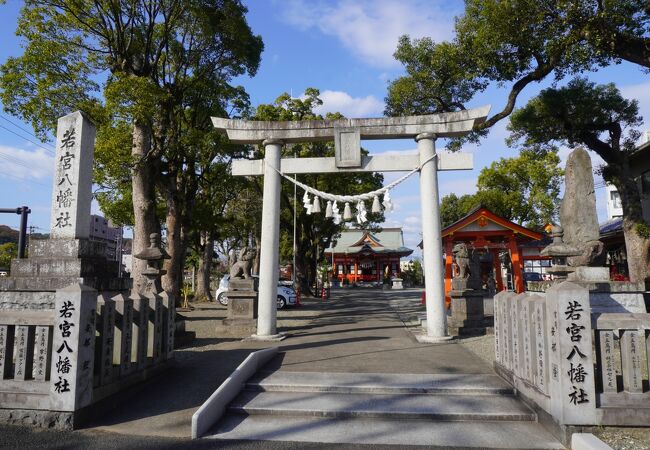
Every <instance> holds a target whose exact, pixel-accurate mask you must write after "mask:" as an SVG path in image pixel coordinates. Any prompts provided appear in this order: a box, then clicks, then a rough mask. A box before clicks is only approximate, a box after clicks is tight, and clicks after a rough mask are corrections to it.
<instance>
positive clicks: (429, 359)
mask: <svg viewBox="0 0 650 450" xmlns="http://www.w3.org/2000/svg"><path fill="white" fill-rule="evenodd" d="M419 297H420V291H415V290H412V291H400V292H394V291H393V292H391V291H379V290H370V289H359V290H340V291H335V292H334V293H333V295H332V298H330V299H329V300H327V301H326V302H324V303H321V302H320V301H316V300H312V301H310V302H306V303H305V305H304V306H303V307H302V308H296V309H293V310H287V311H280V312H279V315H278V317H279V324H280V325H281V327H280V330H281V331H286V332H288V333H290V335H291V337H289V338H287V339H286V340H284V341H282V342H281V343H280V344H279V345H280V347H281V349H280V351H281V352H282V353H281V354H279V355H278V357H277V358H275V359H274V360H272V361H271V362H270V363H269V365H268V366H267V367H266V368H265V369H270V370H275V369H279V370H287V371H301V372H351V373H364V372H365V373H413V374H417V373H447V374H453V373H468V374H469V373H471V374H481V373H486V374H487V373H493V372H492V370H491V368H490V366H489V364H487V362H485V361H483V360H481V359H480V358H478V357H477V356H476V355H475V354H474V353H472V352H470V351H469V350H467V349H466V348H465V347H464V346H463V345H459V344H419V343H417V342H416V341H415V339H414V338H413V337H412V335H411V333H410V332H409V331H408V330H407V329H406V328H405V326H404V323H403V322H402V320H400V317H402V319H403V318H404V317H405V315H408V314H417V313H418V312H419V311H421V310H422V307H421V306H419ZM391 300H392V301H391ZM390 304H393V305H396V304H397V305H401V306H400V307H401V308H402V311H401V313H402V314H400V315H398V314H397V313H396V311H395V310H394V309H392V308H391V306H390ZM224 312H225V311H224V310H223V309H219V308H216V307H214V306H210V307H208V308H207V309H203V310H197V311H195V312H194V313H191V314H188V316H190V321H189V323H188V328H192V327H193V326H195V324H200V325H201V327H202V329H205V328H207V329H212V328H213V327H212V323H213V322H211V320H214V317H215V316H217V317H218V316H221V317H223V313H224ZM210 313H212V314H210ZM194 345H195V346H194V347H193V348H188V349H181V350H179V351H177V360H178V364H177V366H176V367H174V368H172V369H171V370H169V371H168V372H167V373H166V374H165V375H163V376H160V377H158V378H157V379H154V380H153V381H151V382H150V383H149V384H148V385H147V386H145V387H143V388H140V389H139V391H137V392H133V393H131V394H129V401H128V402H125V403H123V404H122V405H120V406H118V407H117V408H116V409H115V410H114V411H112V412H111V413H110V414H107V415H106V416H105V417H104V418H103V419H102V420H101V421H98V422H97V423H94V424H93V426H92V429H94V430H100V431H109V432H115V433H120V434H131V435H152V436H163V437H189V436H190V429H191V417H192V414H193V413H194V412H195V411H196V410H197V409H198V407H199V406H200V405H201V404H202V403H203V402H204V401H205V400H206V399H207V398H208V397H209V396H210V395H211V394H212V392H214V390H215V389H216V388H217V387H218V386H219V385H220V384H221V382H222V381H223V380H224V379H225V378H226V377H227V376H228V375H229V374H230V373H231V372H232V371H233V370H234V369H235V367H237V365H238V364H239V363H240V362H241V361H243V360H244V358H245V357H246V356H247V355H248V354H249V353H250V352H251V351H254V350H257V349H260V348H264V347H268V346H271V345H273V344H267V343H259V342H250V341H249V342H246V341H245V342H242V341H240V340H232V339H230V340H224V339H219V338H218V337H214V336H212V337H211V336H209V334H208V335H206V333H204V336H203V337H200V338H199V339H198V340H197V341H196V342H195V344H194ZM276 345H277V344H276Z"/></svg>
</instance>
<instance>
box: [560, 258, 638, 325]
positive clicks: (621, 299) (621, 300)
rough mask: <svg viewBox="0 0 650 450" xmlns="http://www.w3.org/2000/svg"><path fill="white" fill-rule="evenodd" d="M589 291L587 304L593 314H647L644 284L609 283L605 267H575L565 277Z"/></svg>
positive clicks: (607, 271) (628, 282)
mask: <svg viewBox="0 0 650 450" xmlns="http://www.w3.org/2000/svg"><path fill="white" fill-rule="evenodd" d="M567 281H571V282H573V283H576V284H577V285H579V286H582V287H583V288H586V289H588V290H589V303H590V306H591V310H592V311H593V312H594V313H634V314H644V313H646V312H647V310H646V306H645V301H644V297H643V295H644V291H645V284H644V283H633V282H630V281H610V280H609V269H608V268H607V267H586V266H581V267H576V268H575V271H574V272H573V273H570V274H569V275H568V277H567Z"/></svg>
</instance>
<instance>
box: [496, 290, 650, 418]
mask: <svg viewBox="0 0 650 450" xmlns="http://www.w3.org/2000/svg"><path fill="white" fill-rule="evenodd" d="M494 322H495V323H494V326H495V368H496V370H497V372H498V373H499V374H500V375H502V376H503V377H504V378H506V379H507V380H508V381H510V382H511V383H512V384H513V386H514V387H515V388H516V389H517V391H518V394H519V395H521V396H522V397H524V398H525V399H526V400H527V401H528V402H530V403H531V404H534V405H535V406H536V408H537V410H538V412H541V411H543V412H545V413H547V414H548V415H549V416H550V417H552V418H553V420H554V421H555V422H556V423H557V424H560V425H623V426H625V425H627V426H634V425H647V424H648V423H650V409H648V408H647V405H648V403H649V401H650V390H649V388H648V381H647V379H648V371H649V370H650V361H649V359H648V355H650V335H649V330H650V314H633V313H592V311H591V306H590V302H589V291H588V289H586V288H583V287H581V286H579V285H577V284H574V283H571V282H563V283H560V284H558V285H554V286H552V287H551V288H549V289H548V290H547V292H546V294H545V295H536V294H514V293H512V292H500V293H499V294H497V295H496V296H495V297H494Z"/></svg>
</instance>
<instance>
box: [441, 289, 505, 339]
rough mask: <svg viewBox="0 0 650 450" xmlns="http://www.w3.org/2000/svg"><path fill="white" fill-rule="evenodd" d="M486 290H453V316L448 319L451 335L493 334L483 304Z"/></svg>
mask: <svg viewBox="0 0 650 450" xmlns="http://www.w3.org/2000/svg"><path fill="white" fill-rule="evenodd" d="M484 296H485V291H482V290H465V291H460V292H459V291H451V292H450V297H451V317H450V318H449V321H448V327H449V334H450V335H451V336H477V335H484V334H492V333H493V332H494V331H493V330H494V328H493V323H492V321H491V320H489V319H486V317H485V310H484V305H483V297H484Z"/></svg>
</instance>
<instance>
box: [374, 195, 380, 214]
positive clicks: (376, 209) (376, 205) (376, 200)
mask: <svg viewBox="0 0 650 450" xmlns="http://www.w3.org/2000/svg"><path fill="white" fill-rule="evenodd" d="M372 212H373V213H380V212H381V203H379V196H377V195H375V198H374V199H373V200H372Z"/></svg>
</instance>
